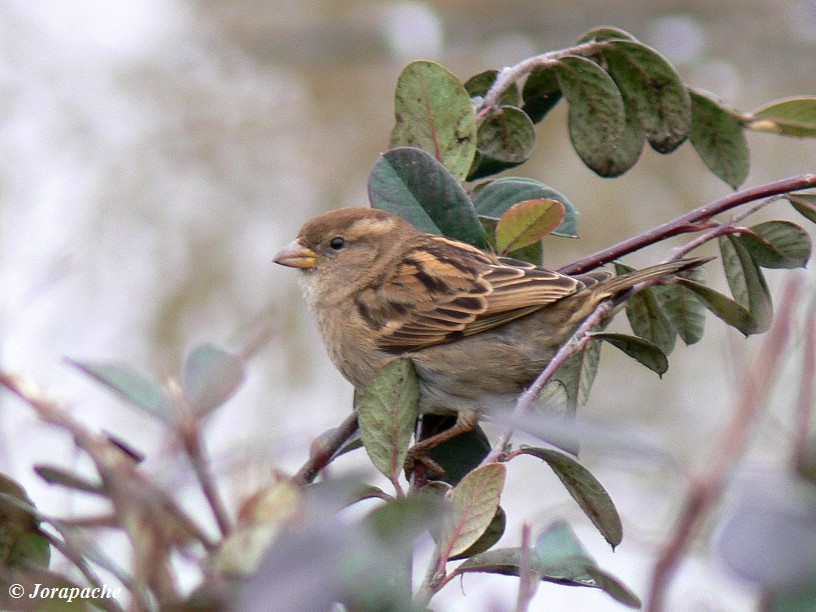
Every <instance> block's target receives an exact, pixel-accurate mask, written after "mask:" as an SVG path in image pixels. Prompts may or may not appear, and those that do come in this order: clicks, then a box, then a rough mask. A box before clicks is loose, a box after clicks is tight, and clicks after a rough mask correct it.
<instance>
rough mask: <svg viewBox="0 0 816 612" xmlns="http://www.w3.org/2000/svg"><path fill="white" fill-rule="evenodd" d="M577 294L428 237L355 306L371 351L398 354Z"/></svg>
mask: <svg viewBox="0 0 816 612" xmlns="http://www.w3.org/2000/svg"><path fill="white" fill-rule="evenodd" d="M583 286H584V284H583V283H582V282H581V281H578V280H576V279H574V278H571V277H569V276H565V275H563V274H559V273H557V272H552V271H550V270H545V269H543V268H539V267H536V266H534V265H532V264H527V263H524V262H520V261H517V260H512V259H508V258H497V257H494V256H492V255H489V254H487V253H484V252H482V251H480V250H478V249H476V248H473V247H470V246H468V245H465V244H462V243H459V242H455V241H451V240H447V239H445V238H441V237H433V238H428V239H425V240H423V241H422V242H420V243H419V244H417V245H415V246H414V247H412V248H411V249H410V250H408V252H407V253H405V254H404V255H403V257H402V258H401V259H400V262H399V264H398V265H396V266H394V267H393V271H392V273H391V274H389V275H387V276H385V277H383V278H380V279H379V280H378V281H377V282H375V283H372V285H371V286H370V287H368V288H366V289H365V290H363V291H361V292H359V293H358V294H357V295H356V296H355V304H356V306H357V309H358V311H359V313H360V314H361V316H362V317H363V318H364V319H366V320H367V322H368V323H369V324H370V325H371V327H372V328H373V329H374V330H375V336H376V343H377V346H378V347H379V348H380V349H381V350H384V351H387V352H390V353H396V354H399V353H404V352H409V351H415V350H419V349H422V348H426V347H428V346H433V345H436V344H442V343H445V342H450V341H452V340H455V339H457V338H461V337H463V336H470V335H472V334H476V333H479V332H482V331H485V330H488V329H491V328H494V327H497V326H499V325H502V324H504V323H507V322H509V321H512V320H514V319H518V318H520V317H523V316H525V315H527V314H529V313H531V312H534V311H536V310H538V309H539V308H541V307H543V306H546V305H547V304H551V303H552V302H555V301H556V300H559V299H561V298H563V297H566V296H568V295H572V294H573V293H575V292H576V291H578V290H579V289H581V288H582V287H583Z"/></svg>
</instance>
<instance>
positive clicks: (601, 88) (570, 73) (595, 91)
mask: <svg viewBox="0 0 816 612" xmlns="http://www.w3.org/2000/svg"><path fill="white" fill-rule="evenodd" d="M556 73H557V74H558V81H559V83H560V84H561V90H562V91H563V92H564V97H565V98H566V99H567V102H568V103H569V133H570V140H571V141H572V146H573V147H574V148H575V151H576V153H578V156H579V157H580V158H581V160H582V161H583V162H584V163H585V164H586V165H587V166H588V167H589V168H591V169H592V170H593V171H594V172H596V173H597V174H599V175H600V176H605V177H612V176H618V175H619V174H622V173H623V172H625V171H626V170H627V169H628V168H626V167H622V166H621V165H620V164H618V163H617V162H616V160H615V157H616V152H617V151H618V147H619V145H620V142H621V139H622V138H623V135H624V129H625V127H626V113H625V109H624V105H623V98H622V97H621V93H620V90H619V89H618V86H617V85H615V81H613V80H612V77H610V76H609V75H608V74H607V73H606V71H604V70H603V69H602V68H601V67H600V66H598V64H596V63H595V62H593V61H590V60H588V59H586V58H583V57H578V56H567V57H564V58H562V59H561V60H560V61H559V62H558V64H557V66H556Z"/></svg>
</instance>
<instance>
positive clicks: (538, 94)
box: [521, 68, 561, 123]
mask: <svg viewBox="0 0 816 612" xmlns="http://www.w3.org/2000/svg"><path fill="white" fill-rule="evenodd" d="M521 97H522V99H523V100H524V106H522V107H521V109H522V110H523V111H524V112H525V113H527V116H528V117H530V120H531V121H532V122H533V123H538V122H539V121H541V120H542V119H543V118H544V117H545V116H546V115H547V113H549V112H550V111H551V110H552V109H553V108H554V107H555V105H556V104H558V103H559V102H560V101H561V84H560V83H559V82H558V75H557V74H556V73H555V70H554V69H553V68H540V69H538V70H533V71H532V72H531V73H530V74H529V75H528V76H527V80H526V81H524V87H523V88H522V90H521Z"/></svg>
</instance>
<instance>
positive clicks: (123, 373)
mask: <svg viewBox="0 0 816 612" xmlns="http://www.w3.org/2000/svg"><path fill="white" fill-rule="evenodd" d="M67 361H68V363H69V364H71V365H72V366H74V367H75V368H77V369H78V370H80V371H81V372H83V373H84V374H86V375H88V376H90V377H91V378H93V379H94V380H95V381H97V382H99V383H101V384H102V385H103V386H104V387H106V388H107V389H109V390H110V391H113V392H114V393H115V394H116V395H118V396H119V397H121V398H122V399H124V400H127V401H128V402H130V403H131V404H133V405H134V406H136V407H137V408H141V409H142V410H144V411H145V412H147V413H148V414H149V415H151V416H154V417H158V418H159V419H161V420H163V421H166V422H172V421H174V420H175V415H176V412H175V406H174V404H173V400H172V399H171V397H170V395H169V394H168V393H167V392H166V391H165V390H164V388H163V387H161V386H160V385H159V384H157V383H156V382H154V381H153V380H151V379H150V378H148V377H147V376H145V375H144V374H142V373H141V372H139V371H138V370H136V369H135V368H133V367H132V366H130V365H128V364H126V363H112V362H95V361H74V360H72V359H68V360H67Z"/></svg>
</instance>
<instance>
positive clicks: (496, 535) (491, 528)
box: [448, 506, 507, 561]
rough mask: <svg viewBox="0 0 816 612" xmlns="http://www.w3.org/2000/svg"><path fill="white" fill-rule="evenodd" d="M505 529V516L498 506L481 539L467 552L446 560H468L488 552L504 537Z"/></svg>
mask: <svg viewBox="0 0 816 612" xmlns="http://www.w3.org/2000/svg"><path fill="white" fill-rule="evenodd" d="M506 527H507V514H505V512H504V509H503V508H502V507H501V506H499V508H498V509H497V510H496V514H495V516H494V517H493V520H492V521H490V525H488V526H487V529H485V532H484V533H483V534H482V535H481V537H480V538H479V539H478V540H476V541H475V542H474V543H473V545H471V546H469V547H468V549H467V550H465V551H464V552H461V553H459V554H458V555H454V556H453V557H451V558H450V559H448V560H449V561H455V560H457V559H468V558H470V557H472V556H473V555H478V554H480V553H483V552H484V551H486V550H489V549H490V548H492V546H493V545H494V544H495V543H496V542H498V541H499V540H500V539H501V537H502V536H503V535H504V530H505V528H506Z"/></svg>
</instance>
